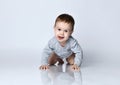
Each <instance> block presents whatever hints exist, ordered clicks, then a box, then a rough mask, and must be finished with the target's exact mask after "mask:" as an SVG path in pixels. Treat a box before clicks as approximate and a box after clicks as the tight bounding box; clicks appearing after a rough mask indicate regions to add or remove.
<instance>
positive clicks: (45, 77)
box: [40, 66, 82, 85]
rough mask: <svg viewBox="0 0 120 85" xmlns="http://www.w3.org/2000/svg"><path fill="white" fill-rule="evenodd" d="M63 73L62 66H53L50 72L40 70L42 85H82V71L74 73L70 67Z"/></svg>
mask: <svg viewBox="0 0 120 85" xmlns="http://www.w3.org/2000/svg"><path fill="white" fill-rule="evenodd" d="M66 68H67V69H66V72H63V70H62V66H51V67H50V69H49V70H47V71H45V70H40V77H41V82H42V84H41V85H82V76H81V71H72V70H71V69H70V66H67V67H66Z"/></svg>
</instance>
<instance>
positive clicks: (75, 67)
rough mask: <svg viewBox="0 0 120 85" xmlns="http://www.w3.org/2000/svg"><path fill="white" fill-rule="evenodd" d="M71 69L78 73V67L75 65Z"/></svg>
mask: <svg viewBox="0 0 120 85" xmlns="http://www.w3.org/2000/svg"><path fill="white" fill-rule="evenodd" d="M71 69H72V70H74V71H80V67H79V66H78V65H76V64H74V65H71Z"/></svg>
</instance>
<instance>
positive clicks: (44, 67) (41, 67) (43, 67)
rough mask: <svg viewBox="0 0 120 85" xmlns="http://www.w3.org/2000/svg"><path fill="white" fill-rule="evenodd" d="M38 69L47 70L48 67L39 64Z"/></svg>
mask: <svg viewBox="0 0 120 85" xmlns="http://www.w3.org/2000/svg"><path fill="white" fill-rule="evenodd" d="M39 69H40V70H47V69H49V66H48V65H41V66H40V67H39Z"/></svg>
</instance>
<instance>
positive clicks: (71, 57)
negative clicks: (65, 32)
mask: <svg viewBox="0 0 120 85" xmlns="http://www.w3.org/2000/svg"><path fill="white" fill-rule="evenodd" d="M74 58H75V53H73V54H71V55H70V56H69V57H68V58H67V59H66V61H67V62H68V64H70V65H73V64H74Z"/></svg>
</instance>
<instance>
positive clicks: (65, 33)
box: [54, 14, 75, 44]
mask: <svg viewBox="0 0 120 85" xmlns="http://www.w3.org/2000/svg"><path fill="white" fill-rule="evenodd" d="M74 24H75V21H74V18H73V17H72V16H71V15H69V14H61V15H59V16H58V17H57V18H56V20H55V25H54V32H55V36H56V38H57V40H58V41H59V42H60V43H62V44H65V43H66V41H67V40H68V39H69V37H70V36H71V34H72V32H73V30H74Z"/></svg>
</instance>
